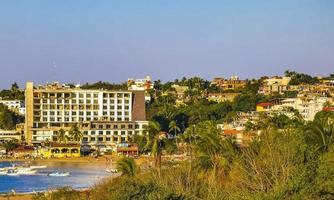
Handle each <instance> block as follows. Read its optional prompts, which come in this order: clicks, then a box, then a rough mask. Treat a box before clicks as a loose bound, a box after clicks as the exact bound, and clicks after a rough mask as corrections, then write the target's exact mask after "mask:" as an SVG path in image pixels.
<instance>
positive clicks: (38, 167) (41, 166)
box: [30, 165, 48, 169]
mask: <svg viewBox="0 0 334 200" xmlns="http://www.w3.org/2000/svg"><path fill="white" fill-rule="evenodd" d="M47 167H48V166H46V165H31V166H30V169H45V168H47Z"/></svg>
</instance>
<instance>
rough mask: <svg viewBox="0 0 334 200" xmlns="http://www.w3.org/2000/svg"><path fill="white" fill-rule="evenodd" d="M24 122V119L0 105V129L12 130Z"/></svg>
mask: <svg viewBox="0 0 334 200" xmlns="http://www.w3.org/2000/svg"><path fill="white" fill-rule="evenodd" d="M22 122H24V117H23V116H20V115H18V114H17V113H15V112H13V111H11V110H9V109H8V107H7V106H5V105H3V104H1V103H0V129H5V130H13V129H15V126H16V124H18V123H22Z"/></svg>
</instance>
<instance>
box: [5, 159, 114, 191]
mask: <svg viewBox="0 0 334 200" xmlns="http://www.w3.org/2000/svg"><path fill="white" fill-rule="evenodd" d="M16 164H21V163H19V162H16ZM11 165H12V162H0V168H2V167H9V166H11ZM30 165H47V168H45V169H38V172H37V173H36V174H35V175H19V176H7V175H0V193H1V194H6V193H9V192H11V191H12V190H15V192H16V193H34V192H42V191H47V190H52V189H57V188H60V187H65V186H69V187H72V188H74V189H86V188H90V187H92V186H94V185H95V184H98V183H99V182H101V181H102V180H103V179H105V178H107V177H108V176H109V175H110V174H108V173H107V172H106V171H105V169H106V166H105V165H104V164H95V163H94V164H91V163H88V162H59V161H55V162H32V163H30ZM55 171H61V172H70V175H69V176H67V177H50V176H48V174H49V173H51V172H55Z"/></svg>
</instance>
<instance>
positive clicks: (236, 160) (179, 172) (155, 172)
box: [35, 112, 334, 200]
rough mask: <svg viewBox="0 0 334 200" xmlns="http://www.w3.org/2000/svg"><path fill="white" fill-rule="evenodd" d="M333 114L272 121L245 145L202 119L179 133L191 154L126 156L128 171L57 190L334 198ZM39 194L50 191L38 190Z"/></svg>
mask: <svg viewBox="0 0 334 200" xmlns="http://www.w3.org/2000/svg"><path fill="white" fill-rule="evenodd" d="M333 120H334V115H333V113H329V112H321V113H319V114H318V115H317V116H316V118H315V119H314V121H312V122H309V123H306V124H299V125H298V126H295V125H293V126H286V128H285V129H280V128H279V127H278V126H277V123H275V122H270V121H268V123H267V126H266V127H265V128H262V129H261V131H262V133H261V134H260V135H254V139H253V140H252V142H250V143H249V145H248V146H247V147H243V148H240V147H238V146H237V145H236V144H235V141H234V140H233V139H231V138H229V137H221V136H220V132H219V131H218V130H217V128H216V124H215V123H214V122H213V121H202V122H200V123H198V124H196V125H194V126H191V127H189V128H187V129H186V130H185V132H184V133H183V134H182V136H181V135H180V137H179V139H180V140H181V141H182V142H181V143H185V144H187V146H186V148H185V149H184V151H185V153H186V154H187V155H188V157H187V159H186V160H185V161H171V160H166V159H163V160H162V164H161V166H159V165H155V167H154V168H148V169H147V168H142V171H139V168H138V166H136V165H135V163H134V161H133V160H132V159H129V158H124V159H121V160H120V161H119V162H118V166H119V167H118V169H119V170H120V171H121V172H122V173H123V175H122V176H120V177H117V178H114V179H112V180H106V181H105V182H102V183H100V184H98V185H97V186H96V187H94V188H93V189H92V190H91V191H90V192H89V193H78V192H76V191H71V190H70V189H61V190H60V191H58V192H55V193H53V194H52V195H53V196H55V195H58V196H57V197H58V198H59V199H69V198H67V197H69V196H70V197H71V199H74V200H75V199H94V200H109V199H110V200H111V199H333V198H334V140H333V138H334V124H333ZM152 126H156V124H155V125H154V124H153V125H152ZM287 127H290V128H287ZM249 134H252V132H250V133H249ZM152 140H157V139H154V137H152ZM160 142H162V141H160ZM158 144H162V143H158ZM160 147H161V148H162V149H164V148H165V147H167V146H163V145H160ZM166 153H168V152H167V151H165V154H166ZM35 199H50V198H47V197H46V196H45V195H41V194H40V195H36V197H35ZM51 199H52V198H51Z"/></svg>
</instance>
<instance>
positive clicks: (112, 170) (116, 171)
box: [106, 168, 118, 173]
mask: <svg viewBox="0 0 334 200" xmlns="http://www.w3.org/2000/svg"><path fill="white" fill-rule="evenodd" d="M106 172H108V173H118V170H117V169H113V168H110V169H106Z"/></svg>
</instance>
